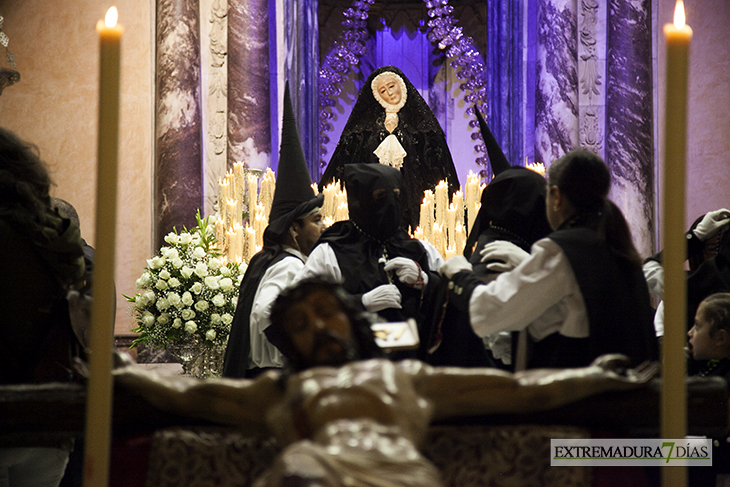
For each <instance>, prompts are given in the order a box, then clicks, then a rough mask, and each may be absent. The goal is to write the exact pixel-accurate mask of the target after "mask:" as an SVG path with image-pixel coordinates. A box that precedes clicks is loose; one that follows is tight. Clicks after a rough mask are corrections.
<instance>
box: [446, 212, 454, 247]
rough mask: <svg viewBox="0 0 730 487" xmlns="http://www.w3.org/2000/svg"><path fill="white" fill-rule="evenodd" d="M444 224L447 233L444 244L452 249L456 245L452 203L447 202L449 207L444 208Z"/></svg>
mask: <svg viewBox="0 0 730 487" xmlns="http://www.w3.org/2000/svg"><path fill="white" fill-rule="evenodd" d="M446 225H447V226H446V231H447V233H448V240H447V241H446V246H447V247H451V248H452V249H453V248H454V247H456V208H454V204H453V203H451V204H449V207H448V208H447V209H446Z"/></svg>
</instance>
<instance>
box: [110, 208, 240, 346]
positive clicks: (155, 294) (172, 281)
mask: <svg viewBox="0 0 730 487" xmlns="http://www.w3.org/2000/svg"><path fill="white" fill-rule="evenodd" d="M195 218H196V221H197V224H198V226H197V227H196V228H194V229H192V230H190V231H188V230H187V229H185V228H183V230H184V231H183V232H182V233H180V234H178V233H177V231H174V232H172V233H170V234H168V235H167V236H166V237H165V242H166V243H167V244H168V245H167V246H164V247H162V248H161V249H160V253H159V255H157V256H155V257H153V258H151V259H148V260H147V267H146V268H145V271H144V273H143V274H142V276H141V277H140V278H139V279H137V291H139V292H138V293H137V294H135V295H134V296H131V297H130V296H126V295H125V296H124V297H125V298H127V300H128V301H130V302H131V303H133V304H132V316H134V318H135V319H136V320H137V324H138V325H139V326H138V327H137V328H135V329H134V330H132V331H133V332H135V333H139V337H138V338H137V339H136V340H134V342H133V344H132V346H136V345H138V344H140V343H144V344H145V345H149V346H151V347H152V348H157V349H164V348H165V347H166V346H167V345H168V343H172V344H175V345H199V346H204V347H206V348H207V349H212V348H214V347H215V348H224V347H225V345H226V342H227V341H228V334H229V332H230V329H231V322H232V321H233V314H234V312H235V309H236V303H237V301H238V290H239V287H240V284H241V279H242V278H243V273H244V272H245V270H246V264H240V265H239V264H237V263H233V262H226V260H225V259H224V258H222V257H221V256H220V252H219V250H218V249H217V248H216V247H215V230H214V228H215V226H214V225H209V221H208V220H209V217H206V218H205V219H201V217H200V211H198V213H197V215H196V217H195Z"/></svg>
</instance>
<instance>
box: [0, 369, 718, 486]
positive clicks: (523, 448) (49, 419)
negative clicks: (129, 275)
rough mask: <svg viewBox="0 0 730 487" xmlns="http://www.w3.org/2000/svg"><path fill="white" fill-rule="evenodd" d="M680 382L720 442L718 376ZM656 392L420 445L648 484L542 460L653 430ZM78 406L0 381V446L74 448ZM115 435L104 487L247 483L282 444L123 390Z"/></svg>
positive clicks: (538, 478) (467, 481)
mask: <svg viewBox="0 0 730 487" xmlns="http://www.w3.org/2000/svg"><path fill="white" fill-rule="evenodd" d="M158 367H168V368H170V370H169V371H170V373H176V372H175V371H174V370H173V368H174V366H170V365H166V366H158ZM687 387H688V434H689V435H693V436H708V437H712V438H722V439H724V437H725V435H726V433H727V431H728V429H729V428H728V424H729V419H728V389H727V384H726V383H725V381H724V380H723V379H721V378H688V379H687ZM660 390H661V379H654V380H653V381H651V382H650V383H649V384H648V385H647V387H644V388H642V389H638V390H633V391H626V392H611V393H604V394H600V395H596V396H592V397H589V398H587V399H584V400H581V401H578V402H575V403H572V404H569V405H566V406H562V407H559V408H555V409H552V410H547V411H543V412H540V413H530V414H504V415H483V416H473V417H461V418H450V419H448V420H444V421H440V422H437V423H434V424H432V425H431V427H430V428H429V433H428V437H427V440H426V442H425V444H424V447H423V449H422V450H423V453H424V455H425V456H426V457H427V458H429V459H430V460H431V461H432V462H433V463H434V464H435V465H436V466H437V467H438V468H439V469H440V471H441V473H442V475H443V478H444V482H445V484H446V485H448V486H459V487H471V486H482V485H484V486H487V485H495V486H520V485H530V486H533V485H535V486H565V485H582V486H596V487H598V486H602V485H619V484H621V485H634V486H652V485H656V484H655V483H654V482H655V480H656V478H654V477H657V475H658V473H657V472H653V473H652V472H651V471H650V470H649V469H640V468H628V469H613V470H607V469H606V468H601V469H599V468H594V469H590V468H586V467H572V468H569V467H560V468H558V467H550V459H549V445H550V439H551V438H591V437H593V438H656V437H659V434H660V433H659V404H660ZM444 393H447V392H444ZM85 406H86V391H85V389H84V387H83V386H82V385H79V384H45V385H18V386H0V445H3V446H7V447H10V446H48V445H56V444H59V442H63V441H68V440H75V441H76V445H77V452H78V451H79V448H78V446H80V445H83V434H84V422H85ZM113 435H114V436H113V443H112V461H111V472H110V477H111V478H110V484H109V485H110V486H123V487H137V486H139V487H146V486H156V487H162V486H170V487H172V486H175V487H183V486H187V487H196V486H201V487H202V486H204V485H217V486H248V485H252V483H253V480H254V479H255V478H256V477H257V476H258V475H259V474H260V473H261V472H263V471H264V470H265V469H266V468H267V467H268V466H269V465H270V464H271V462H272V461H273V459H274V458H275V456H276V455H277V453H278V452H279V451H280V447H279V445H278V444H277V442H276V440H275V439H274V438H271V437H269V436H268V435H266V434H261V433H258V434H257V433H252V432H251V431H244V430H243V429H237V428H231V427H224V426H221V425H217V424H213V423H210V422H206V421H201V420H195V419H190V418H185V417H181V416H176V415H173V414H169V413H167V412H163V411H160V410H158V409H156V408H154V407H152V406H151V405H149V404H148V403H146V402H145V401H144V400H143V399H141V398H140V397H138V396H136V395H135V394H133V393H130V392H129V391H127V390H124V389H121V388H116V389H115V397H114V412H113ZM655 470H658V469H655ZM624 477H625V478H626V479H629V478H630V479H631V483H630V484H625V483H623V482H624V480H622V479H624ZM606 482H609V483H606ZM617 482H618V483H617ZM62 485H63V484H62Z"/></svg>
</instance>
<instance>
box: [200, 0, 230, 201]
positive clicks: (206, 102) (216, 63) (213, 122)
mask: <svg viewBox="0 0 730 487" xmlns="http://www.w3.org/2000/svg"><path fill="white" fill-rule="evenodd" d="M199 1H200V19H201V39H200V59H201V63H200V64H201V70H202V76H201V86H202V100H203V107H204V110H203V126H204V127H205V136H204V137H203V156H204V157H203V161H204V169H203V174H204V179H205V184H204V199H205V214H206V215H211V214H213V213H215V203H216V202H217V200H218V190H219V187H218V180H219V179H221V178H223V177H224V176H225V174H226V171H227V170H228V153H227V151H226V149H227V147H228V130H227V128H226V127H227V118H228V117H227V114H228V91H227V90H228V79H227V77H228V64H227V59H228V2H227V0H199Z"/></svg>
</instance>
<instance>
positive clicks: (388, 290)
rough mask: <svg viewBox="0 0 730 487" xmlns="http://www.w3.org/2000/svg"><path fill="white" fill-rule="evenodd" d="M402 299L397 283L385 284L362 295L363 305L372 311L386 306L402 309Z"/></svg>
mask: <svg viewBox="0 0 730 487" xmlns="http://www.w3.org/2000/svg"><path fill="white" fill-rule="evenodd" d="M400 301H401V295H400V291H398V288H397V287H395V284H383V285H381V286H378V287H376V288H375V289H373V290H372V291H368V292H366V293H365V294H363V295H362V305H363V306H364V307H365V309H366V310H368V311H372V312H376V311H380V310H383V309H386V308H396V309H400V308H401V305H400Z"/></svg>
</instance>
